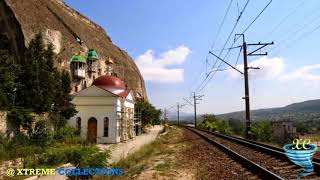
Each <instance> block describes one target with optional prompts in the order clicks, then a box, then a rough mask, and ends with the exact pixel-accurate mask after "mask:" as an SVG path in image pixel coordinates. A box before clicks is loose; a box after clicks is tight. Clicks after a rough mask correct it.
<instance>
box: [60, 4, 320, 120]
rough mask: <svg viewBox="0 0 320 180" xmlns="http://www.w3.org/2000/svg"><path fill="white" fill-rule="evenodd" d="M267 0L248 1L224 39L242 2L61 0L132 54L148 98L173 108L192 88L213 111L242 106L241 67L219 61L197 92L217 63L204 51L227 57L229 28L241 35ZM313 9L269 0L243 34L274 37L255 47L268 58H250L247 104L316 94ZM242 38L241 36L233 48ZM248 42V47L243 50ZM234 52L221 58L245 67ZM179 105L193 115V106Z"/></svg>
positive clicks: (317, 30) (319, 71)
mask: <svg viewBox="0 0 320 180" xmlns="http://www.w3.org/2000/svg"><path fill="white" fill-rule="evenodd" d="M269 1H270V0H259V1H253V0H250V1H249V3H248V5H247V7H246V8H245V10H244V12H243V13H242V15H241V18H240V19H239V22H238V23H237V26H236V28H235V30H234V32H233V33H232V35H231V37H230V40H229V41H227V39H228V35H229V34H230V32H231V30H232V28H233V26H234V25H235V23H236V20H237V18H238V17H239V14H240V12H241V10H242V9H243V8H244V6H245V4H246V2H247V0H232V2H231V0H214V1H213V0H201V1H199V0H188V1H185V0H161V1H150V0H135V1H129V0H127V1H124V0H108V1H105V0H91V1H90V3H88V2H85V1H79V0H65V2H66V3H67V4H68V5H69V6H71V7H72V8H74V9H75V10H77V11H79V12H80V13H81V14H83V15H85V16H87V17H88V18H90V19H91V20H93V21H94V22H96V23H97V24H99V25H100V26H102V27H103V28H104V29H105V30H106V32H107V34H108V35H109V36H110V37H111V39H112V41H113V43H115V44H116V45H117V46H119V47H121V48H122V49H124V50H125V51H127V52H128V53H129V55H130V56H131V57H132V58H133V59H134V60H135V62H136V64H137V66H138V67H139V69H140V72H141V73H142V75H143V78H144V80H145V83H146V89H147V93H148V97H149V101H150V102H151V103H152V104H154V105H155V106H156V107H157V108H161V109H163V108H170V110H171V111H175V110H176V109H175V107H176V104H177V103H178V102H179V103H184V104H185V101H184V100H183V98H186V99H188V100H190V101H192V99H189V98H190V96H191V94H192V92H194V91H195V92H196V93H197V94H199V95H204V97H203V100H201V101H199V103H200V104H199V105H198V113H214V114H221V113H226V112H233V111H239V110H243V109H244V100H243V99H242V97H243V95H244V82H243V77H242V76H241V75H240V73H238V72H237V71H235V70H231V69H229V67H228V66H226V65H225V64H221V66H219V67H218V69H219V70H221V71H217V73H215V74H214V76H213V77H212V79H211V80H210V81H209V82H208V83H207V86H205V87H204V88H203V89H202V90H201V91H198V90H199V88H198V87H199V86H200V85H201V82H202V81H203V80H204V79H205V77H206V74H208V73H209V72H210V71H211V70H214V69H216V68H214V69H212V67H213V65H214V63H215V61H216V58H214V56H212V55H209V56H208V52H209V50H212V52H213V53H215V54H217V55H220V57H222V58H223V57H225V56H226V55H227V52H228V51H227V50H224V51H221V49H223V47H224V44H226V46H225V48H229V47H231V45H232V43H233V41H234V34H236V33H242V32H243V31H244V30H245V28H246V27H247V26H248V25H249V24H250V23H251V22H252V21H253V20H254V19H255V17H256V16H257V15H258V14H259V13H260V12H261V11H262V9H263V8H264V7H265V6H266V4H268V2H269ZM230 2H231V5H230V8H229V11H228V13H227V15H226V17H225V20H224V21H223V24H222V19H223V17H224V15H225V13H226V11H227V8H228V6H229V4H230ZM319 9H320V1H318V0H273V1H272V2H271V4H270V5H269V6H268V7H267V9H266V10H265V11H264V12H263V13H262V14H261V15H260V16H259V17H258V19H257V20H256V21H255V22H254V23H253V24H252V25H251V26H250V28H249V29H248V30H247V31H246V32H245V41H246V42H247V43H248V44H249V43H258V42H262V43H268V42H272V41H274V45H270V46H267V47H265V48H263V49H262V50H261V51H258V52H259V53H260V52H261V53H264V52H268V55H267V56H249V57H248V61H249V66H252V67H259V68H260V70H250V71H249V79H250V96H251V99H250V100H251V109H259V108H270V107H279V106H285V105H288V104H291V103H296V102H301V101H305V100H311V99H320V93H319V92H320V46H319V45H318V42H319V40H320V11H319ZM221 24H222V26H221V30H220V33H218V32H219V28H220V25H221ZM226 41H227V43H226ZM241 44H242V39H241V38H239V39H238V40H237V41H236V42H235V43H234V46H239V45H241ZM212 46H213V47H212ZM254 48H257V47H253V46H249V47H248V51H249V52H251V51H253V50H254ZM239 52H240V49H239V48H234V49H232V50H230V53H228V55H227V56H226V58H225V60H226V61H228V62H229V63H231V64H232V65H235V66H236V67H237V68H238V69H240V70H241V71H243V57H242V52H241V54H240V56H239V58H237V57H238V55H239ZM237 59H238V61H237ZM220 62H221V61H218V63H217V64H218V65H219V64H220ZM181 110H182V111H183V112H186V113H192V112H193V107H192V106H184V107H183V108H182V109H181Z"/></svg>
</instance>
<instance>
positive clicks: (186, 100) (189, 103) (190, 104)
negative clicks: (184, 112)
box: [183, 98, 193, 106]
mask: <svg viewBox="0 0 320 180" xmlns="http://www.w3.org/2000/svg"><path fill="white" fill-rule="evenodd" d="M183 100H185V101H186V102H187V103H188V104H189V105H190V106H193V104H192V103H191V102H190V101H188V100H187V99H186V98H183Z"/></svg>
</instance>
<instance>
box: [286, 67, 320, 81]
mask: <svg viewBox="0 0 320 180" xmlns="http://www.w3.org/2000/svg"><path fill="white" fill-rule="evenodd" d="M315 70H318V72H320V64H314V65H308V66H303V67H301V68H299V69H297V70H295V71H293V72H291V73H288V74H286V75H283V76H281V77H280V80H285V81H292V80H302V81H308V82H310V81H311V82H320V74H314V72H313V71H315Z"/></svg>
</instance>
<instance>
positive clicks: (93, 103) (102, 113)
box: [69, 73, 135, 143]
mask: <svg viewBox="0 0 320 180" xmlns="http://www.w3.org/2000/svg"><path fill="white" fill-rule="evenodd" d="M73 103H74V104H75V106H76V109H77V111H78V113H77V114H76V115H75V116H74V117H72V118H71V119H70V120H69V124H70V125H71V126H74V127H77V128H79V129H80V130H81V136H82V137H83V138H86V139H87V140H88V141H89V142H91V143H118V142H122V141H126V140H127V139H130V138H133V137H134V136H135V124H134V104H135V101H134V97H133V94H132V91H131V90H128V89H126V86H125V83H124V82H123V81H122V80H121V79H120V78H118V77H116V76H112V75H111V74H110V73H109V75H103V76H100V77H98V78H96V79H95V80H94V81H93V83H92V85H91V86H89V87H87V88H85V89H82V90H80V91H78V92H76V93H75V94H74V98H73Z"/></svg>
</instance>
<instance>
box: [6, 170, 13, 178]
mask: <svg viewBox="0 0 320 180" xmlns="http://www.w3.org/2000/svg"><path fill="white" fill-rule="evenodd" d="M14 173H15V170H14V169H12V168H9V169H7V171H6V175H7V176H8V177H13V176H14Z"/></svg>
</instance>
